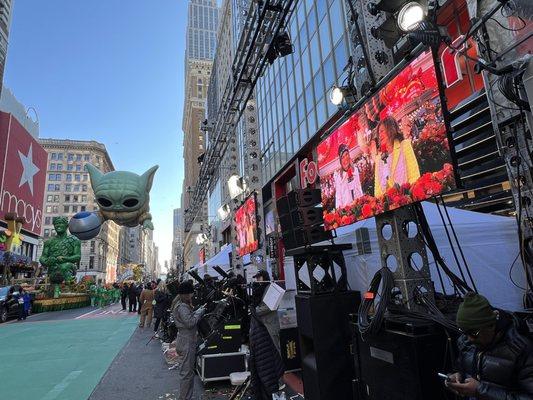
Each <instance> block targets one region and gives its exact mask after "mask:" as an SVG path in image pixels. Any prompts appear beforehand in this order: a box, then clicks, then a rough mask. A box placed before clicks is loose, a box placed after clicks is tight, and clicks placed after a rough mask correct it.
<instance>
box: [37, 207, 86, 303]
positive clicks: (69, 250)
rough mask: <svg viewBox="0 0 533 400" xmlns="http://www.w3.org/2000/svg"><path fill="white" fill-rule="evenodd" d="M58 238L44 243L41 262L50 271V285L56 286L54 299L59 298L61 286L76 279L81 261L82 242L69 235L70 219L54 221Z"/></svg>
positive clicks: (55, 219) (63, 218)
mask: <svg viewBox="0 0 533 400" xmlns="http://www.w3.org/2000/svg"><path fill="white" fill-rule="evenodd" d="M53 224H54V229H55V231H56V234H57V235H56V236H55V237H52V238H50V239H48V240H47V241H46V242H44V247H43V254H42V255H41V257H40V258H39V261H40V263H41V264H42V265H44V266H45V267H46V268H47V270H48V276H49V278H50V283H53V284H54V298H57V297H59V284H60V283H63V282H71V281H73V280H74V279H75V277H76V269H77V268H76V267H77V265H78V263H79V262H80V259H81V242H80V240H79V239H77V238H76V237H74V236H71V235H67V228H68V219H67V218H66V217H55V218H54V219H53Z"/></svg>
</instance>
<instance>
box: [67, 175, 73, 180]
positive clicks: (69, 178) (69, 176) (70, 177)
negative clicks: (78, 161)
mask: <svg viewBox="0 0 533 400" xmlns="http://www.w3.org/2000/svg"><path fill="white" fill-rule="evenodd" d="M67 182H72V174H67Z"/></svg>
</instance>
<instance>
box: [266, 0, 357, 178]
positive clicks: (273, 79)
mask: <svg viewBox="0 0 533 400" xmlns="http://www.w3.org/2000/svg"><path fill="white" fill-rule="evenodd" d="M345 15H346V12H345V9H344V1H343V0H321V1H313V0H305V1H303V0H302V1H300V2H299V4H298V6H297V8H296V10H295V12H294V14H293V15H292V17H291V20H290V22H289V24H288V31H289V34H290V37H291V40H292V43H293V45H294V53H293V54H291V55H289V56H287V57H283V58H280V59H278V60H276V61H275V62H274V64H273V65H272V66H271V67H269V68H268V69H267V70H266V73H265V75H264V76H263V77H262V78H261V80H260V81H259V83H258V86H257V90H256V96H257V105H258V114H259V121H258V122H259V132H260V136H261V149H262V151H263V154H262V156H263V159H262V165H263V183H264V184H267V183H268V182H269V181H270V180H271V179H272V177H274V176H275V174H276V173H277V172H278V171H279V170H280V169H281V168H282V167H283V166H284V165H285V164H286V163H287V162H288V161H289V160H290V159H291V157H293V156H294V154H296V153H297V152H298V150H299V149H300V148H301V147H302V146H303V145H304V144H305V143H306V142H307V141H308V140H309V139H310V138H311V137H313V135H314V134H315V133H316V132H317V131H318V130H319V128H320V127H321V126H322V125H323V124H324V123H325V122H326V121H327V120H328V119H329V118H330V117H331V116H332V115H333V114H334V113H335V112H336V111H337V107H336V106H334V105H333V104H331V102H330V101H329V99H328V97H329V91H330V88H331V87H332V86H333V85H334V84H335V83H337V82H338V81H339V80H340V77H341V75H342V74H343V70H344V67H345V66H346V64H347V63H348V57H349V47H348V46H349V44H348V43H349V42H348V30H347V27H346V17H345Z"/></svg>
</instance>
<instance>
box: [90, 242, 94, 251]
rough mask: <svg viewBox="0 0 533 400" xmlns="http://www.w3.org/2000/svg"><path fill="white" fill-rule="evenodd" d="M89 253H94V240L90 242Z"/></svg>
mask: <svg viewBox="0 0 533 400" xmlns="http://www.w3.org/2000/svg"><path fill="white" fill-rule="evenodd" d="M91 253H94V240H91Z"/></svg>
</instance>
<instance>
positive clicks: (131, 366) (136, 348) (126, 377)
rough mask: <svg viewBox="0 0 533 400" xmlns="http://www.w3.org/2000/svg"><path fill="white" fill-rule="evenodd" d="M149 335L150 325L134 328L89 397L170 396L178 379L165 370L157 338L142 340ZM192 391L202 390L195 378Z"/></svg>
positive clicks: (147, 399)
mask: <svg viewBox="0 0 533 400" xmlns="http://www.w3.org/2000/svg"><path fill="white" fill-rule="evenodd" d="M152 335H153V330H152V329H150V328H144V329H140V328H137V329H136V330H135V332H134V333H133V335H132V336H131V338H130V340H129V342H128V343H127V344H126V345H125V346H124V348H123V349H122V350H121V351H120V353H119V354H118V355H117V356H116V357H115V359H114V360H113V362H112V363H111V365H110V366H109V369H108V370H107V372H106V374H105V375H104V376H103V378H102V380H101V381H100V383H99V384H98V385H97V386H96V388H95V389H94V391H93V393H92V394H91V396H90V397H89V400H124V399H128V400H159V399H164V400H174V399H177V397H178V388H179V380H178V373H177V371H175V370H170V371H169V370H168V365H166V363H165V362H164V359H163V353H162V351H161V343H160V342H159V340H156V339H154V340H152V341H151V342H150V343H149V344H148V345H146V343H147V342H148V341H149V340H150V337H151V336H152ZM196 389H198V391H195V393H198V394H199V393H200V392H201V390H202V387H201V384H200V382H198V385H197V387H196V388H195V390H196Z"/></svg>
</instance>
